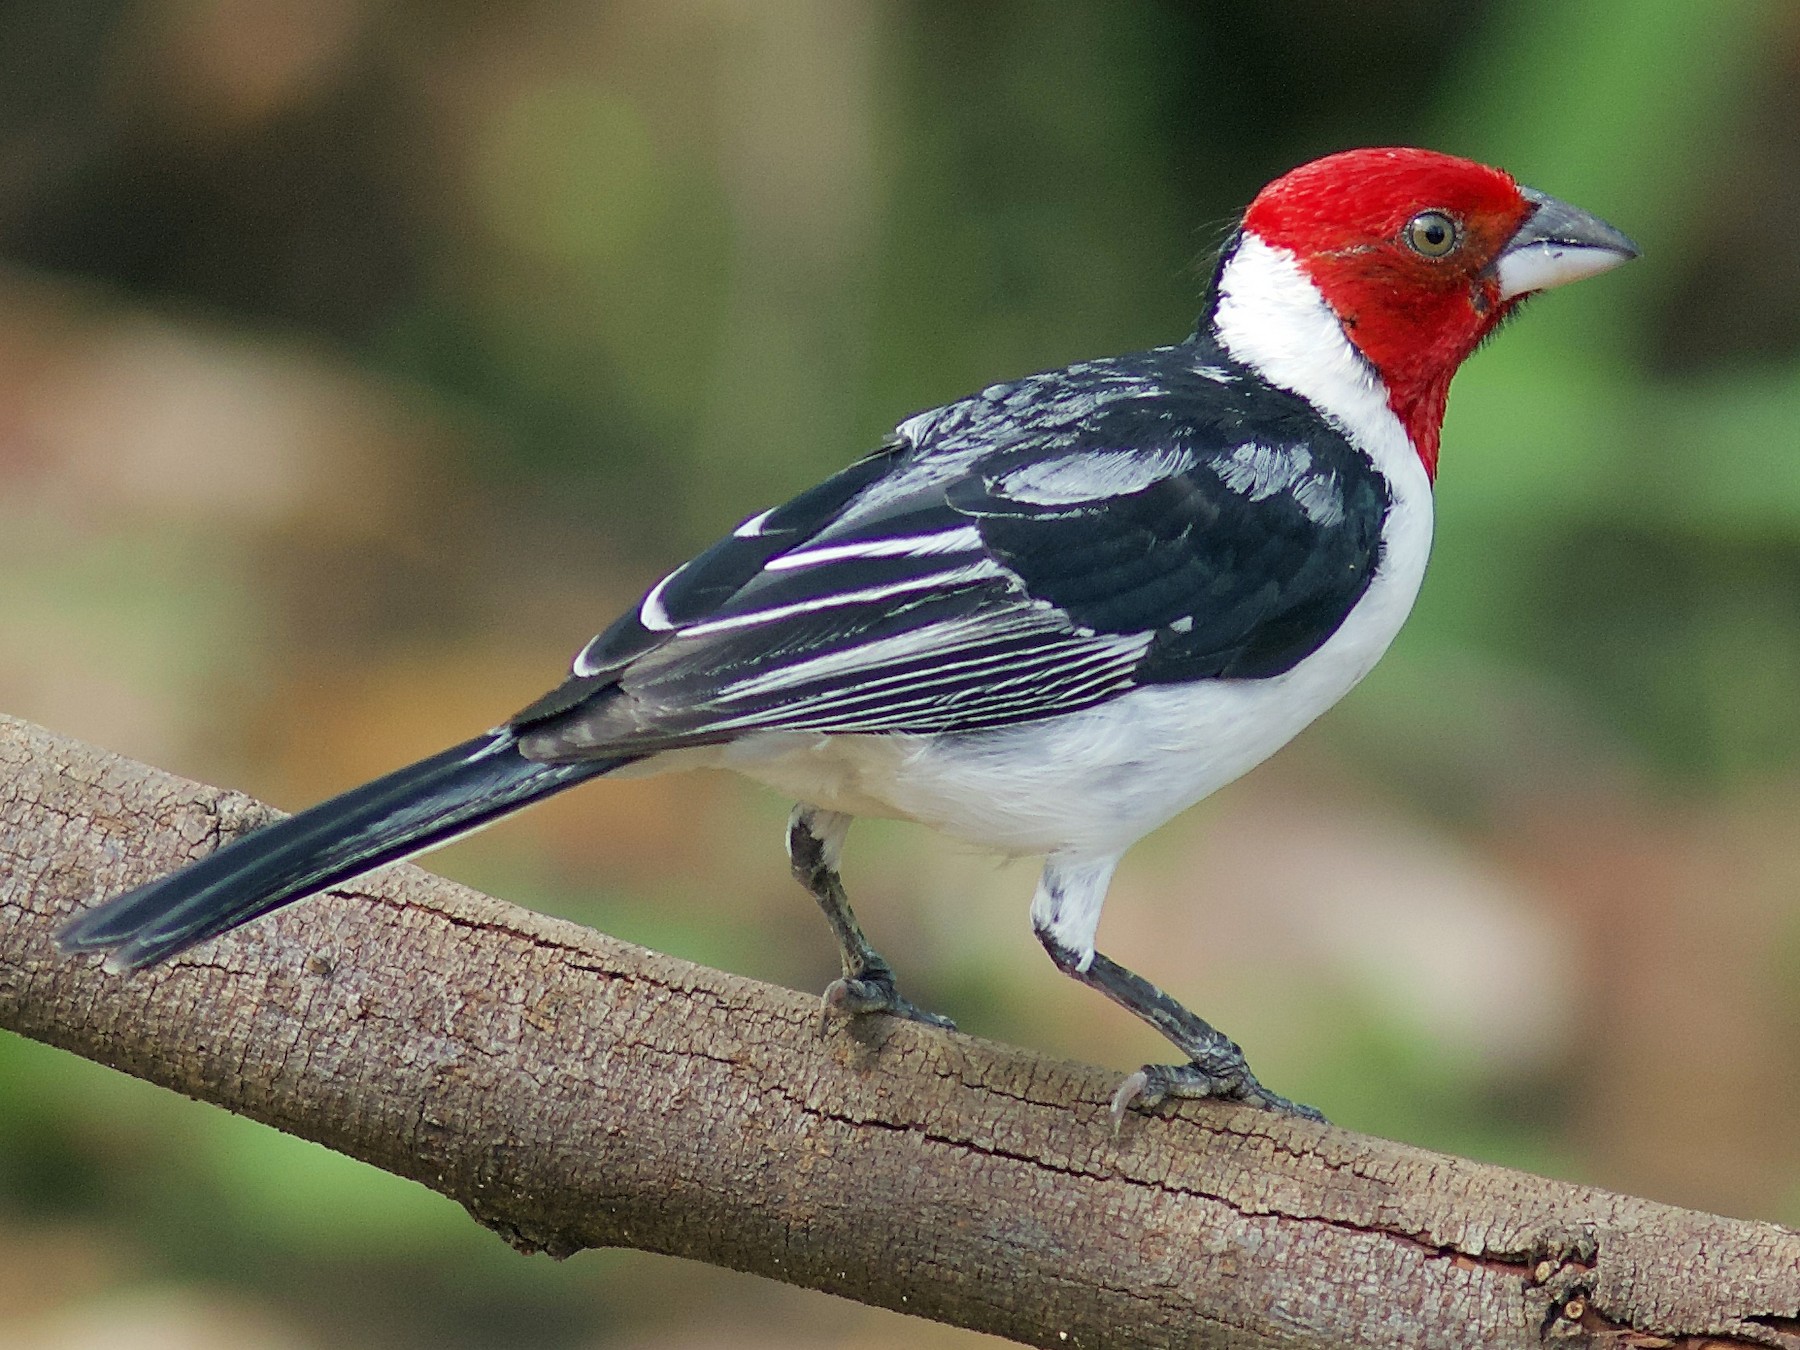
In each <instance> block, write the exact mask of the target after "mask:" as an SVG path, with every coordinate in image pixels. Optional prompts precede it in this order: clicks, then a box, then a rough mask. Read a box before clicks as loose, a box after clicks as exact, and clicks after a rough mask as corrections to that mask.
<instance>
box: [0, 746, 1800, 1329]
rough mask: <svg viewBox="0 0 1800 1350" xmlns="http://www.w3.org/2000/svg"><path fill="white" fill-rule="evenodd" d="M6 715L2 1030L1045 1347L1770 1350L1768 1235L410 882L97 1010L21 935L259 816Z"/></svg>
mask: <svg viewBox="0 0 1800 1350" xmlns="http://www.w3.org/2000/svg"><path fill="white" fill-rule="evenodd" d="M267 814H268V812H267V810H266V808H263V807H261V806H259V805H257V804H256V803H255V802H253V801H251V800H250V799H248V798H246V797H244V796H242V795H241V794H236V793H230V792H222V791H219V790H217V789H214V788H209V787H204V786H201V785H199V784H195V783H190V782H187V781H185V780H182V779H179V778H175V777H173V776H171V775H169V774H166V773H162V772H160V771H158V770H155V769H151V768H148V767H146V766H144V765H141V764H136V763H134V762H132V761H129V760H125V759H121V758H119V757H117V756H113V755H109V754H106V753H104V752H102V751H99V750H95V749H92V748H90V747H87V746H84V745H80V744H78V743H76V742H73V741H69V740H66V739H62V738H59V737H56V736H54V735H52V734H51V733H49V732H46V731H44V730H42V729H40V728H37V727H33V726H31V725H29V724H27V723H24V722H19V721H16V720H12V719H8V718H3V717H0V1026H3V1027H6V1028H9V1029H11V1030H13V1031H17V1032H19V1033H21V1034H23V1035H26V1036H31V1037H34V1038H36V1039H38V1040H42V1041H46V1042H48V1043H50V1044H52V1045H57V1046H61V1047H62V1048H64V1049H66V1050H69V1051H71V1052H73V1053H75V1054H78V1055H84V1056H87V1057H88V1058H91V1059H96V1060H99V1061H101V1062H103V1063H106V1064H111V1065H113V1066H115V1067H117V1068H120V1069H122V1070H124V1071H125V1072H127V1073H132V1074H136V1075H137V1076H139V1077H141V1078H146V1079H148V1080H150V1081H152V1082H156V1083H161V1084H163V1085H165V1086H167V1087H170V1088H173V1089H174V1090H176V1091H179V1092H184V1093H187V1094H188V1095H190V1096H194V1097H198V1098H201V1099H202V1100H205V1101H210V1102H215V1103H217V1104H219V1105H221V1106H224V1107H227V1108H228V1109H230V1110H233V1111H237V1112H240V1113H242V1114H244V1115H247V1116H251V1117H253V1118H255V1119H257V1120H261V1121H264V1122H266V1123H268V1124H270V1125H273V1126H275V1127H276V1128H278V1129H283V1130H287V1131H289V1132H291V1133H294V1134H298V1135H301V1136H304V1137H306V1138H309V1139H314V1140H317V1141H319V1142H320V1143H323V1144H325V1145H327V1146H329V1147H331V1148H335V1149H338V1150H340V1151H342V1152H344V1153H348V1154H350V1155H351V1156H353V1157H357V1158H361V1159H363V1160H364V1161H366V1162H369V1163H372V1164H374V1165H375V1166H377V1167H381V1168H385V1169H387V1170H388V1171H391V1172H396V1173H399V1174H400V1175H402V1176H407V1177H411V1178H413V1179H414V1180H416V1181H419V1182H421V1183H423V1184H424V1185H427V1186H430V1187H431V1188H433V1189H434V1190H437V1191H440V1192H442V1193H443V1194H444V1195H447V1196H449V1197H450V1198H451V1199H453V1200H456V1201H457V1202H458V1203H460V1204H461V1205H463V1206H464V1207H465V1208H466V1209H467V1210H468V1211H469V1213H470V1214H471V1215H473V1216H474V1217H475V1219H476V1220H478V1221H479V1222H481V1223H483V1224H485V1225H486V1226H488V1227H489V1228H491V1229H493V1230H494V1231H495V1232H497V1233H499V1234H500V1235H501V1236H503V1237H504V1238H506V1240H507V1241H509V1242H511V1243H512V1244H513V1245H514V1246H516V1247H519V1248H520V1249H522V1250H526V1251H545V1252H549V1253H551V1254H552V1255H565V1254H567V1253H569V1252H573V1251H575V1250H577V1249H579V1248H582V1247H593V1246H630V1247H639V1248H643V1249H645V1250H649V1251H657V1252H667V1253H671V1254H675V1255H680V1256H687V1257H692V1258H695V1259H697V1260H702V1261H710V1262H714V1263H716V1264H719V1265H725V1266H730V1267H733V1268H735V1269H738V1270H747V1271H753V1272H756V1273H758V1274H762V1275H767V1276H769V1277H771V1278H773V1279H779V1280H786V1281H788V1282H791V1283H794V1284H800V1285H806V1286H810V1287H812V1288H816V1289H824V1290H829V1291H830V1292H832V1293H836V1294H842V1295H844V1296H846V1297H849V1298H854V1299H860V1300H862V1301H864V1302H868V1303H876V1304H881V1305H883V1306H886V1307H890V1308H896V1309H900V1310H902V1311H905V1312H912V1313H917V1314H919V1315H921V1316H925V1317H933V1318H938V1319H941V1320H943V1321H946V1322H951V1323H956V1324H960V1325H963V1326H969V1327H975V1328H978V1329H981V1330H984V1331H990V1332H995V1333H998V1334H1000V1335H1003V1336H1009V1337H1012V1338H1014V1339H1016V1340H1020V1341H1024V1342H1026V1343H1029V1344H1034V1345H1041V1346H1057V1347H1064V1346H1176V1345H1179V1346H1206V1347H1225V1346H1230V1347H1241V1346H1242V1347H1275V1346H1282V1347H1300V1346H1371V1347H1382V1348H1383V1350H1387V1348H1388V1347H1419V1348H1420V1350H1446V1348H1447V1347H1458V1346H1465V1345H1469V1346H1472V1345H1481V1346H1489V1347H1495V1346H1497V1347H1508V1346H1531V1345H1541V1344H1544V1343H1546V1342H1551V1343H1556V1344H1568V1345H1584V1344H1585V1345H1594V1346H1609V1347H1621V1348H1630V1347H1635V1348H1636V1350H1652V1348H1653V1347H1665V1348H1667V1347H1684V1348H1685V1350H1698V1347H1701V1346H1751V1345H1755V1346H1775V1347H1782V1348H1783V1350H1800V1233H1795V1232H1793V1231H1791V1230H1788V1229H1784V1228H1779V1227H1776V1226H1774V1225H1771V1224H1758V1223H1747V1222H1743V1221H1739V1220H1733V1219H1726V1218H1720V1217H1716V1216H1713V1215H1708V1214H1700V1213H1695V1212H1692V1211H1685V1210H1678V1209H1674V1208H1671V1207H1669V1206H1666V1205H1659V1204H1655V1203H1652V1202H1650V1201H1647V1200H1639V1199H1634V1198H1631V1197H1628V1196H1622V1195H1615V1194H1612V1193H1609V1192H1606V1191H1601V1190H1596V1189H1593V1188H1591V1187H1584V1186H1571V1185H1567V1184H1563V1183H1560V1182H1552V1181H1547V1180H1544V1179H1541V1178H1538V1177H1533V1176H1528V1175H1525V1174H1523V1173H1519V1172H1513V1171H1508V1170H1506V1169H1503V1168H1497V1167H1489V1166H1485V1165H1482V1164H1478V1163H1474V1162H1469V1161H1466V1160H1464V1159H1460V1158H1452V1157H1446V1156H1443V1155H1439V1154H1432V1153H1426V1152H1423V1151H1421V1150H1418V1149H1412V1148H1407V1147H1405V1146H1402V1145H1399V1144H1393V1143H1388V1142H1386V1141H1384V1140H1379V1139H1372V1138H1367V1137H1364V1136H1359V1135H1354V1134H1350V1133H1348V1132H1346V1131H1343V1130H1337V1129H1331V1128H1327V1127H1320V1126H1314V1125H1309V1124H1306V1123H1304V1122H1300V1121H1294V1120H1290V1119H1285V1118H1278V1117H1274V1116H1271V1115H1268V1114H1265V1113H1263V1112H1260V1111H1255V1110H1252V1109H1248V1108H1244V1107H1235V1106H1223V1105H1216V1104H1194V1103H1188V1104H1184V1105H1182V1106H1180V1107H1179V1108H1176V1109H1174V1110H1171V1111H1167V1112H1165V1113H1163V1114H1162V1115H1160V1116H1159V1117H1158V1118H1156V1119H1133V1120H1131V1121H1128V1122H1127V1124H1126V1128H1125V1130H1124V1133H1123V1135H1122V1136H1121V1137H1120V1138H1119V1139H1117V1140H1115V1139H1114V1138H1113V1136H1112V1133H1111V1130H1110V1128H1109V1122H1108V1119H1107V1110H1106V1106H1107V1099H1108V1096H1109V1095H1110V1093H1111V1090H1112V1087H1113V1084H1114V1079H1115V1078H1116V1071H1107V1070H1100V1069H1093V1068H1088V1067H1084V1066H1081V1065H1075V1064H1067V1063H1060V1062H1057V1061H1054V1060H1050V1059H1046V1058H1044V1057H1042V1056H1039V1055H1034V1054H1031V1053H1029V1052H1027V1051H1022V1050H1016V1049H1011V1048H1008V1047H1005V1046H998V1045H993V1044H990V1043H988V1042H985V1041H981V1040H978V1039H975V1038H973V1037H969V1036H961V1035H946V1034H944V1033H941V1032H937V1031H934V1030H931V1029H928V1028H921V1027H917V1026H914V1025H911V1024H909V1023H899V1022H895V1021H892V1020H891V1019H875V1020H872V1021H871V1022H870V1023H869V1024H867V1025H865V1026H862V1027H860V1028H858V1029H856V1031H855V1032H854V1034H852V1033H850V1032H846V1031H841V1030H840V1031H838V1032H834V1034H833V1035H832V1036H830V1037H829V1038H827V1039H825V1040H820V1039H819V1038H818V1037H817V1035H816V1034H815V1025H816V1021H817V1000H816V999H814V998H812V997H809V996H806V995H803V994H798V993H793V992H790V991H787V990H782V989H774V988H770V987H768V986H766V985H760V984H757V983H754V982H752V981H749V980H744V979H740V978H737V977H735V976H732V975H728V974H724V973H722V972H719V971H714V970H708V969H705V968H703V967H700V966H695V965H692V964H689V963H688V962H685V961H680V960H676V959H674V958H672V957H668V956H662V955H659V954H657V953H654V952H648V951H644V950H642V949H640V948H636V947H632V946H630V945H628V944H626V943H622V942H618V941H615V940H613V939H611V938H608V937H606V936H604V935H602V934H599V933H594V932H590V931H588V930H586V929H583V928H580V927H577V926H575V925H572V924H567V923H563V922H560V921H557V920H553V919H548V918H544V917H543V916H541V915H537V914H533V913H530V912H528V911H525V910H521V909H518V908H515V907H513V906H510V905H507V904H504V903H502V902H500V901H497V900H493V899H490V898H488V897H486V896H482V895H479V894H477V893H475V892H473V891H470V890H467V889H466V888H464V887H461V886H457V885H454V884H452V883H449V882H445V881H441V880H439V879H437V878H434V877H431V876H429V875H427V874H425V873H423V872H420V871H417V870H416V869H413V868H397V869H393V870H391V871H389V872H387V873H385V874H383V875H381V876H379V877H377V878H374V879H368V880H365V881H363V882H360V883H358V884H356V885H355V886H354V887H349V888H342V889H340V890H338V891H335V892H333V893H332V894H330V895H327V896H324V897H321V898H319V899H317V900H314V901H312V902H309V903H307V904H305V905H301V906H298V907H297V908H295V909H292V910H289V911H286V912H285V913H283V914H280V915H277V916H276V917H274V918H272V919H269V920H265V921H262V922H260V923H257V924H255V925H252V926H251V927H249V928H247V929H244V930H240V931H239V932H237V933H233V934H230V935H228V936H227V937H225V938H222V939H219V940H218V941H216V942H213V943H209V944H207V945H206V946H204V947H202V948H200V949H199V950H198V951H197V953H195V954H194V955H193V956H192V957H191V958H187V959H182V960H180V961H177V962H176V963H175V964H174V965H172V966H171V967H168V968H165V969H159V970H155V971H151V972H148V973H146V974H143V975H140V976H136V977H132V978H128V979H114V978H111V977H108V976H106V975H104V974H102V973H101V971H100V969H99V963H98V962H97V961H96V960H93V959H68V958H63V957H60V956H58V955H57V954H56V953H55V951H54V950H53V948H52V945H51V940H50V935H51V933H52V932H53V931H54V930H55V928H56V926H57V925H58V924H59V923H60V922H61V921H62V920H63V919H64V918H66V917H67V916H68V915H69V914H70V913H71V912H73V910H74V909H75V908H76V907H77V906H79V905H83V904H86V903H89V902H91V901H93V900H95V899H98V898H101V897H103V896H106V895H109V894H112V893H114V892H116V891H119V890H121V889H123V888H125V887H126V886H129V885H132V884H134V883H136V882H138V881H141V880H144V879H146V878H148V877H150V876H152V875H154V874H157V873H160V872H162V871H165V870H167V869H169V868H171V867H173V866H175V865H177V864H178V863H180V862H182V861H184V860H186V859H188V858H191V857H194V856H197V855H198V854H200V853H202V852H204V851H206V850H208V849H210V848H213V847H215V846H216V845H217V844H218V842H219V841H220V840H221V839H222V838H225V837H229V836H230V835H233V834H235V833H237V832H239V831H241V830H243V829H245V828H248V827H249V826H251V825H253V824H255V823H257V822H258V821H260V820H262V819H264V818H266V816H267Z"/></svg>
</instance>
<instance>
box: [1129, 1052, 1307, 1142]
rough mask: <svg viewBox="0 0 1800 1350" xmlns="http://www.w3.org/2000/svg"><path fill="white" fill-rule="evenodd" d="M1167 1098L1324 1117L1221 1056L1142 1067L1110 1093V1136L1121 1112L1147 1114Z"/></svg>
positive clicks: (1238, 1061)
mask: <svg viewBox="0 0 1800 1350" xmlns="http://www.w3.org/2000/svg"><path fill="white" fill-rule="evenodd" d="M1169 1097H1214V1098H1217V1099H1219V1100H1220V1101H1234V1102H1244V1103H1246V1104H1248V1105H1250V1106H1260V1107H1262V1108H1263V1110H1265V1111H1279V1112H1281V1113H1282V1114H1283V1115H1289V1116H1298V1117H1299V1118H1300V1119H1301V1120H1316V1121H1319V1122H1320V1123H1321V1124H1322V1123H1324V1120H1325V1117H1324V1116H1323V1115H1322V1114H1321V1113H1320V1112H1319V1111H1318V1110H1317V1109H1316V1108H1314V1107H1311V1106H1306V1105H1303V1104H1302V1103H1300V1102H1291V1101H1289V1100H1288V1099H1287V1098H1286V1097H1283V1096H1281V1095H1280V1094H1278V1093H1274V1092H1270V1091H1269V1089H1268V1088H1266V1087H1264V1086H1263V1085H1262V1084H1261V1083H1259V1082H1257V1081H1256V1075H1255V1074H1253V1073H1251V1072H1250V1066H1249V1065H1248V1064H1246V1063H1244V1061H1243V1057H1242V1056H1241V1055H1240V1056H1238V1057H1237V1058H1236V1059H1235V1060H1234V1059H1232V1058H1231V1057H1230V1056H1227V1055H1221V1056H1218V1057H1216V1058H1214V1057H1208V1059H1207V1061H1206V1062H1202V1061H1201V1060H1198V1059H1195V1060H1190V1061H1189V1062H1188V1063H1186V1064H1146V1065H1145V1066H1144V1067H1143V1068H1141V1069H1139V1070H1138V1071H1137V1072H1136V1073H1134V1074H1132V1075H1131V1076H1130V1077H1129V1078H1127V1079H1126V1080H1125V1081H1124V1082H1123V1083H1121V1084H1119V1090H1118V1091H1117V1092H1115V1093H1113V1099H1112V1122H1113V1133H1114V1134H1117V1133H1118V1132H1119V1127H1120V1126H1121V1125H1122V1124H1124V1122H1125V1113H1126V1112H1127V1111H1129V1110H1131V1109H1132V1108H1133V1107H1136V1108H1137V1109H1138V1110H1140V1111H1148V1110H1150V1109H1151V1108H1152V1107H1154V1106H1155V1105H1156V1104H1157V1103H1158V1102H1161V1101H1163V1100H1165V1099H1166V1098H1169Z"/></svg>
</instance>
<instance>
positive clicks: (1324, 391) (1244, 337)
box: [1213, 233, 1417, 474]
mask: <svg viewBox="0 0 1800 1350" xmlns="http://www.w3.org/2000/svg"><path fill="white" fill-rule="evenodd" d="M1213 323H1214V327H1215V330H1216V331H1217V333H1218V336H1219V341H1220V342H1221V343H1223V344H1224V346H1225V349H1226V350H1227V351H1228V352H1230V353H1231V354H1232V355H1233V356H1235V357H1236V358H1237V359H1238V360H1240V361H1242V362H1243V363H1244V364H1245V365H1247V366H1249V367H1250V368H1251V369H1253V370H1255V371H1256V372H1257V373H1258V374H1259V375H1261V376H1262V377H1263V378H1264V379H1266V380H1268V381H1269V382H1270V383H1271V384H1276V385H1280V386H1281V387H1282V388H1283V389H1288V390H1292V391H1293V392H1294V393H1296V394H1298V395H1300V397H1301V398H1303V399H1305V400H1306V401H1307V402H1308V403H1310V404H1312V405H1313V407H1315V408H1317V409H1318V410H1319V411H1320V412H1322V413H1324V414H1325V415H1326V416H1327V417H1329V418H1331V420H1332V421H1334V422H1336V423H1337V424H1338V427H1339V429H1340V430H1341V431H1342V432H1343V433H1344V435H1345V436H1347V437H1349V439H1350V441H1351V443H1352V444H1353V445H1357V446H1359V447H1361V448H1362V449H1363V450H1364V451H1366V452H1367V453H1368V454H1370V455H1372V456H1373V457H1374V459H1375V462H1376V464H1377V465H1378V467H1380V468H1381V469H1382V471H1383V472H1386V473H1390V474H1391V468H1390V463H1389V458H1388V454H1386V453H1384V452H1391V451H1392V449H1393V448H1394V447H1395V446H1396V445H1398V446H1403V447H1405V453H1406V457H1407V458H1410V459H1414V460H1415V461H1416V459H1417V455H1416V454H1415V453H1414V451H1413V448H1412V443H1411V441H1410V440H1409V439H1408V437H1407V435H1406V431H1405V429H1404V428H1403V427H1402V426H1401V425H1400V419H1399V418H1397V417H1395V416H1394V411H1393V409H1392V408H1390V407H1389V406H1388V396H1387V387H1386V386H1385V385H1384V384H1382V382H1381V377H1380V376H1379V375H1377V374H1376V373H1375V371H1374V369H1373V368H1372V367H1371V366H1370V365H1369V363H1368V362H1367V361H1364V360H1363V358H1362V356H1361V355H1360V354H1359V353H1358V352H1357V350H1356V349H1355V348H1354V347H1352V346H1351V345H1350V339H1349V338H1347V337H1345V336H1344V328H1343V325H1342V324H1341V323H1340V322H1339V321H1338V317H1337V315H1336V314H1335V313H1333V312H1332V309H1331V306H1330V305H1328V304H1326V303H1325V297H1324V296H1322V295H1320V294H1319V288H1318V287H1317V286H1315V285H1313V283H1312V280H1311V279H1310V278H1309V277H1308V276H1307V275H1306V272H1305V270H1304V269H1303V268H1302V267H1301V266H1300V260H1299V259H1298V258H1296V257H1295V256H1294V254H1293V253H1292V252H1291V251H1290V250H1288V249H1285V248H1276V247H1274V246H1273V245H1271V244H1267V243H1265V242H1263V240H1262V239H1261V238H1260V237H1259V236H1258V235H1256V234H1253V233H1246V234H1245V235H1244V237H1243V239H1242V241H1241V242H1240V243H1239V244H1238V246H1237V249H1236V251H1235V252H1234V253H1232V255H1231V258H1230V260H1229V261H1227V262H1226V264H1225V268H1224V271H1223V272H1222V273H1221V274H1220V276H1219V303H1218V308H1217V310H1216V311H1215V313H1214V317H1213Z"/></svg>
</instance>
